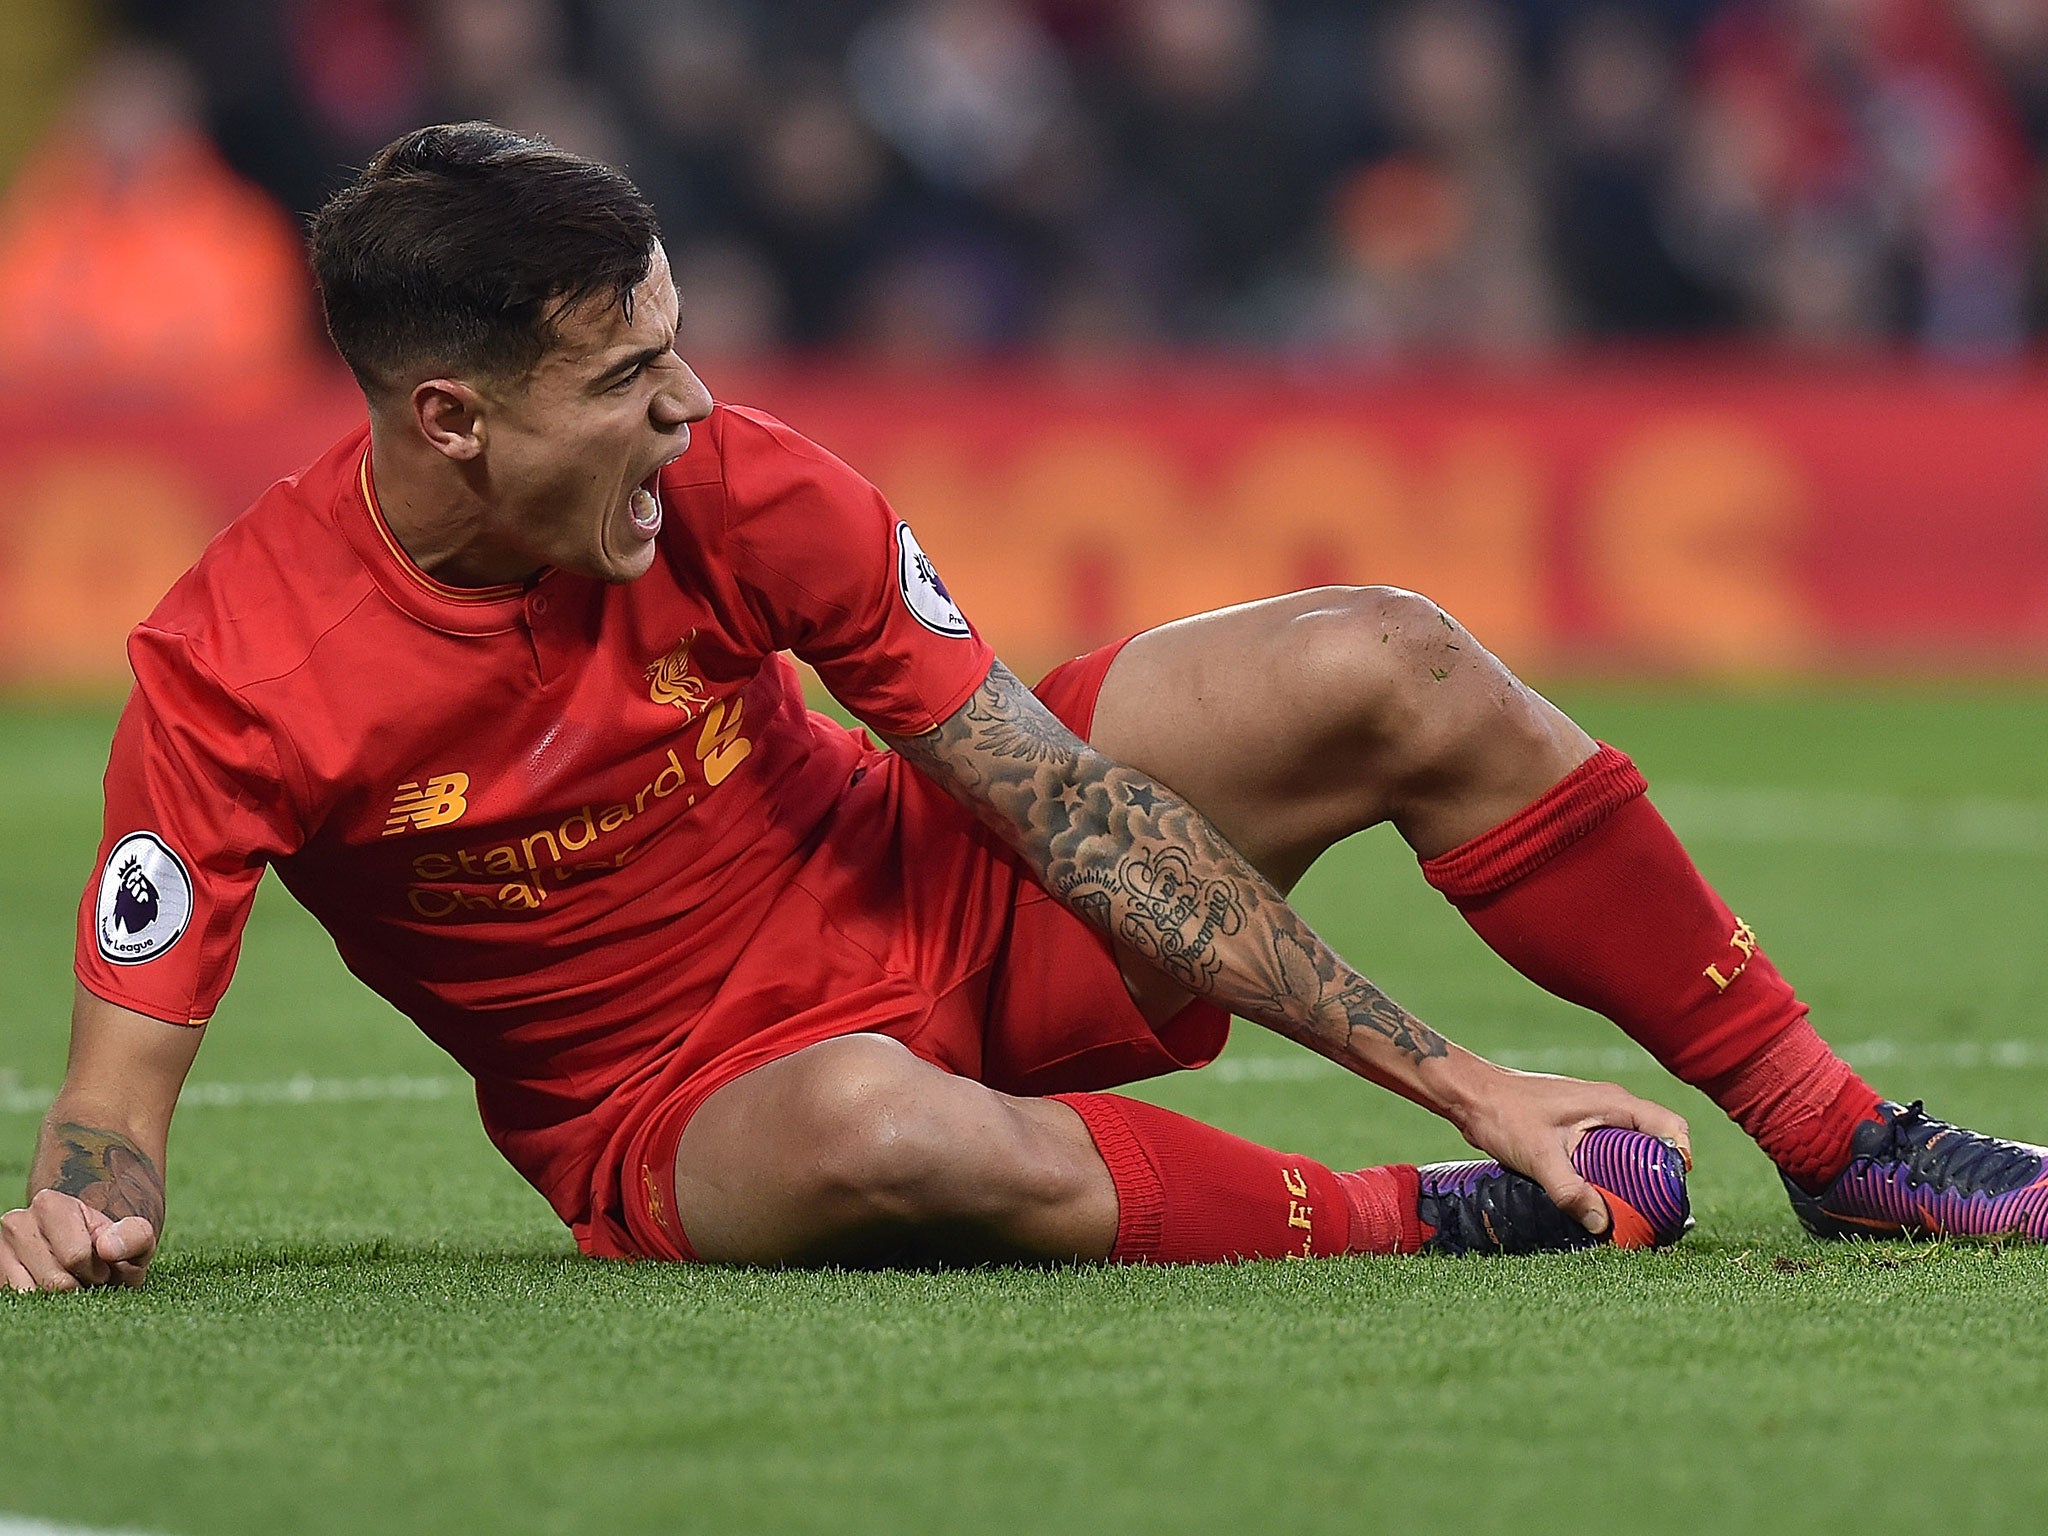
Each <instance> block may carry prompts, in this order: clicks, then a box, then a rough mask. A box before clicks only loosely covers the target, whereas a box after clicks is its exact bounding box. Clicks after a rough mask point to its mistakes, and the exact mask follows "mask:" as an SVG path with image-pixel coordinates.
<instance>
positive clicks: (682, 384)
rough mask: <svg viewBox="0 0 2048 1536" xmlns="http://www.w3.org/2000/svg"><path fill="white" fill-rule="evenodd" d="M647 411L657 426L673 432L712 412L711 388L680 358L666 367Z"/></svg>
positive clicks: (700, 419)
mask: <svg viewBox="0 0 2048 1536" xmlns="http://www.w3.org/2000/svg"><path fill="white" fill-rule="evenodd" d="M648 414H649V416H650V418H651V419H652V420H653V422H654V424H655V425H656V426H657V427H660V428H661V429H662V430H663V431H666V432H672V431H674V430H675V429H676V428H677V427H681V426H686V425H688V424H689V423H690V422H693V421H702V420H703V419H704V418H705V417H706V416H709V415H710V414H711V391H710V390H708V389H706V388H705V387H704V381H703V380H701V379H699V378H698V377H697V375H696V374H695V373H694V372H693V371H692V370H691V368H690V365H689V364H688V363H684V362H680V361H679V362H678V363H677V365H676V366H675V367H674V368H672V369H670V370H669V371H668V376H667V378H666V379H665V380H664V381H663V384H662V387H661V388H660V389H658V390H656V391H655V393H654V398H653V400H652V402H651V403H650V404H649V406H648Z"/></svg>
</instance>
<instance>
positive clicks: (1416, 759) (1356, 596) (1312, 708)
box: [1288, 587, 1526, 779]
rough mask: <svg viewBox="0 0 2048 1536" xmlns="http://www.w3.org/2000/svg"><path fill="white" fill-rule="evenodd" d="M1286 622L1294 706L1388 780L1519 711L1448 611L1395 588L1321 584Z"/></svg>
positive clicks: (1516, 692)
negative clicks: (1368, 757)
mask: <svg viewBox="0 0 2048 1536" xmlns="http://www.w3.org/2000/svg"><path fill="white" fill-rule="evenodd" d="M1314 597H1315V599H1316V601H1315V602H1314V605H1313V606H1311V607H1307V608H1305V609H1303V610H1302V611H1300V612H1299V613H1297V614H1296V615H1295V616H1294V617H1293V618H1292V619H1291V620H1290V622H1289V626H1288V628H1289V631H1290V633H1289V643H1290V647H1291V648H1292V650H1293V653H1294V655H1295V657H1296V673H1295V677H1296V683H1297V687H1298V689H1299V697H1300V700H1301V704H1302V707H1303V708H1304V710H1305V711H1307V712H1308V713H1309V714H1310V715H1311V716H1312V717H1313V718H1316V719H1319V720H1322V721H1324V722H1327V723H1328V725H1329V726H1331V727H1333V728H1334V731H1333V734H1338V735H1341V736H1342V737H1343V738H1345V739H1346V740H1347V741H1348V742H1350V743H1351V744H1353V745H1354V746H1356V747H1360V748H1363V749H1365V750H1367V751H1369V752H1370V753H1371V754H1372V757H1373V758H1374V760H1375V761H1376V763H1377V766H1378V767H1379V769H1380V772H1381V773H1382V774H1383V775H1388V776H1391V777H1394V778H1397V779H1398V778H1399V777H1402V776H1405V775H1410V774H1416V773H1424V772H1427V771H1429V770H1430V768H1431V767H1432V766H1433V765H1435V764H1437V763H1439V762H1441V761H1443V760H1444V759H1445V758H1446V757H1449V756H1452V755H1455V754H1456V753H1457V752H1458V751H1459V750H1460V748H1461V747H1462V746H1463V745H1464V744H1465V743H1466V742H1468V741H1470V740H1471V739H1472V738H1473V737H1474V736H1475V735H1478V734H1480V733H1482V732H1486V731H1490V730H1494V729H1497V728H1498V727H1499V726H1500V725H1501V724H1502V723H1503V722H1504V719H1505V718H1511V717H1512V716H1514V715H1515V714H1516V713H1518V712H1519V711H1518V706H1519V705H1521V703H1522V696H1523V695H1525V694H1526V690H1524V689H1521V688H1520V685H1519V684H1518V683H1517V682H1516V681H1515V679H1514V678H1513V676H1512V675H1511V674H1509V672H1508V671H1507V669H1506V668H1504V667H1503V666H1501V664H1500V663H1499V662H1498V661H1496V660H1495V659H1494V657H1493V655H1492V653H1490V652H1489V651H1488V650H1487V649H1486V648H1485V647H1484V646H1483V645H1481V644H1480V643H1479V642H1478V641H1477V640H1476V639H1474V638H1473V637H1472V636H1471V635H1470V634H1469V633H1468V632H1467V631H1466V630H1465V629H1464V628H1463V627H1462V626H1461V625H1459V624H1458V623H1457V621H1456V620H1454V619H1453V618H1452V617H1451V616H1450V615H1449V614H1448V613H1446V612H1444V610H1443V609H1442V608H1440V607H1439V606H1438V605H1437V604H1436V603H1434V602H1432V601H1430V599H1428V598H1426V597H1424V596H1422V595H1421V594H1420V593H1416V592H1410V591H1407V590H1405V589H1403V588H1400V587H1326V588H1323V589H1321V590H1320V591H1318V592H1317V593H1315V594H1314Z"/></svg>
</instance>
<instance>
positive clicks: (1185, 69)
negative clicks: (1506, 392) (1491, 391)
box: [0, 0, 2048, 378]
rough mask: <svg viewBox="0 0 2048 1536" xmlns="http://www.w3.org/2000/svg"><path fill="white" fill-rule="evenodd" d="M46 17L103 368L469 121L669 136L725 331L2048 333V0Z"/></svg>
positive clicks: (954, 352)
mask: <svg viewBox="0 0 2048 1536" xmlns="http://www.w3.org/2000/svg"><path fill="white" fill-rule="evenodd" d="M0 18H5V19H0V55H5V54H7V53H8V52H9V50H10V48H11V49H12V52H13V54H14V56H15V57H17V58H18V59H19V58H23V57H38V58H39V57H42V56H44V55H48V54H52V53H57V52H62V51H63V50H62V49H61V48H59V47H58V46H57V45H56V44H55V43H53V41H52V39H53V38H75V39H77V46H76V47H75V48H74V49H72V56H71V57H70V58H69V60H68V62H66V61H57V60H53V61H52V62H50V63H49V64H47V65H44V66H40V67H38V69H37V70H36V80H37V81H38V82H45V83H46V82H48V81H50V80H62V81H64V82H65V86H64V89H63V91H62V92H57V91H55V90H54V88H52V90H51V91H50V92H48V93H46V94H48V95H49V100H48V104H47V107H46V108H45V107H43V106H39V105H36V104H35V103H36V101H37V100H40V99H41V98H40V97H38V98H35V100H32V99H31V96H30V94H26V93H24V91H15V92H12V93H10V92H8V91H7V90H6V88H5V87H6V81H5V79H4V78H0V97H9V96H10V95H11V99H12V101H13V103H14V105H13V106H12V107H11V108H9V109H4V110H6V111H8V112H9V113H10V114H11V118H12V120H11V121H7V120H0V155H9V154H11V166H10V165H9V164H8V163H6V162H5V161H4V160H0V176H4V177H5V178H6V182H5V186H4V191H0V378H5V377H6V376H8V375H10V374H23V373H27V374H31V375H33V374H35V373H36V372H37V371H38V370H47V369H48V368H49V367H50V366H51V363H52V361H53V359H61V358H62V357H63V356H65V355H66V353H67V350H68V351H69V352H70V353H71V354H73V355H74V361H75V360H76V356H75V354H77V352H78V349H79V348H80V346H81V345H82V343H81V341H80V337H81V336H84V335H87V334H88V333H90V332H91V331H92V330H93V329H94V327H95V326H97V327H98V328H99V329H100V330H102V331H107V332H110V333H111V334H109V335H107V336H104V337H102V338H100V339H99V341H98V342H96V343H95V344H96V345H101V346H104V347H111V348H112V349H113V351H114V353H115V355H116V357H117V358H125V359H130V360H131V362H132V365H133V366H136V367H141V366H144V364H145V363H146V360H147V359H148V358H151V357H155V358H167V357H176V358H179V359H182V361H183V366H185V367H186V368H187V369H190V368H191V367H193V366H195V364H194V359H196V358H206V359H215V360H218V361H220V363H221V366H223V367H225V368H235V367H239V368H242V369H245V370H246V369H249V368H252V367H255V366H257V365H258V363H260V361H261V359H263V358H264V357H266V356H268V355H269V352H270V351H272V350H281V349H290V348H294V347H302V346H304V345H307V341H306V338H307V336H308V335H309V334H310V331H311V327H310V325H309V323H308V321H307V315H308V313H309V311H308V309H307V305H306V298H305V287H304V278H303V275H302V272H301V270H300V268H299V263H298V257H297V254H296V240H297V228H298V223H299V221H300V220H301V219H302V218H303V216H304V215H305V214H306V213H308V212H309V211H310V210H312V209H313V208H314V207H316V206H317V205H318V204H319V202H320V200H321V199H322V197H323V196H324V195H325V194H326V193H327V192H328V191H330V190H331V189H332V188H333V187H334V186H335V185H336V184H337V183H338V181H339V180H340V179H341V178H342V177H344V176H345V175H346V174H347V169H348V168H349V167H352V166H355V165H358V164H360V163H361V162H362V161H363V160H364V159H365V158H366V157H367V156H368V155H369V154H370V153H371V152H372V151H374V150H375V149H376V148H377V147H378V146H379V145H381V144H382V143H384V142H386V141H387V140H388V139H390V138H391V137H393V136H395V135H396V134H397V133H399V132H401V131H403V130H404V129H406V128H408V127H411V126H414V125H416V124H419V123H422V122H427V121H434V120H439V119H448V118H455V117H483V118H490V119H493V120H496V121H498V122H501V123H504V124H507V125H509V126H511V127H514V128H516V129H519V130H522V131H526V132H531V133H536V134H539V135H542V136H544V137H546V138H548V139H550V140H552V141H553V142H555V143H557V144H560V145H563V146H565V147H568V148H571V149H575V150H578V151H580V152H583V153H585V154H589V155H593V156H597V157H599V158H602V159H605V160H608V161H611V162H613V163H616V164H619V165H621V166H624V167H625V168H626V169H628V170H629V171H630V172H631V174H632V175H633V176H634V178H635V179H636V180H637V181H638V183H639V185H640V186H641V188H642V190H643V191H644V192H645V193H646V194H647V195H648V197H649V198H650V199H651V200H652V202H653V203H654V204H655V206H656V208H657V210H658V212H659V213H660V216H661V220H662V224H663V227H664V229H665V231H666V232H667V239H668V242H669V246H670V251H671V255H672V258H673V261H674V265H675V268H676V271H677V275H678V279H679V282H680V284H681V286H682V289H683V292H684V299H685V326H686V332H687V342H686V345H687V346H688V347H690V348H691V349H693V350H694V351H695V352H697V354H698V355H700V356H704V357H712V356H722V357H723V356H744V355H748V354H754V353H759V352H763V351H767V350H771V349H776V348H782V347H798V348H834V349H841V350H848V351H859V352H862V353H865V354H871V355H883V356H890V357H936V358H956V357H961V356H978V355H988V354H1002V353H1009V352H1014V351H1017V350H1020V349H1031V350H1035V351H1049V352H1054V353H1076V354H1095V353H1104V352H1121V351H1129V350H1132V349H1141V348H1144V347H1148V346H1152V345H1155V344H1161V343H1166V344H1194V345H1199V346H1205V347H1213V348H1223V349H1239V348H1251V349H1259V350H1264V351H1271V352H1278V353H1283V354H1290V355H1308V356H1311V357H1320V356H1323V355H1330V354H1341V355H1343V356H1346V357H1356V358H1363V359H1394V360H1409V359H1435V358H1469V357H1475V356H1477V357H1511V358H1512V357H1523V356H1528V355H1532V354H1541V353H1544V352H1546V351H1548V350H1551V349H1555V348H1558V347H1560V346H1567V345H1572V344H1575V343H1581V342H1587V341H1593V342H1599V341H1606V340H1610V339H1615V338H1651V339H1665V340H1669V339H1673V338H1697V337H1721V336H1728V335H1739V336H1743V337H1747V338H1756V339H1765V340H1769V341H1771V342H1774V343H1777V344H1781V345H1785V346H1792V347H1830V346H1841V345H1848V344H1856V343H1866V342H1879V343H1892V344H1898V343H1903V344H1908V345H1913V346H1919V347H1924V348H1927V349H1931V350H1934V351H1938V352H1943V353H1953V354H1961V355H1965V356H1973V357H1981V356H1995V355H2003V354H2010V353H2012V352H2015V351H2017V350H2018V349H2020V348H2022V347H2024V346H2026V345H2027V344H2028V343H2029V341H2030V339H2031V338H2033V337H2034V336H2036V335H2038V334H2039V333H2040V332H2041V331H2042V330H2043V329H2044V328H2048V174H2044V165H2048V0H1628V3H1622V0H1512V3H1509V0H129V3H126V4H120V3H115V0H102V3H100V4H97V5H88V4H87V3H86V0H7V4H6V5H5V6H4V7H0ZM10 29H12V30H13V31H14V32H15V34H16V35H15V36H14V37H13V38H11V39H10V37H9V36H8V32H9V30H10ZM31 34H32V35H31ZM28 116H34V117H35V119H36V120H35V121H34V122H32V123H30V122H24V121H23V119H24V118H25V117H28ZM9 145H15V146H16V147H15V148H14V149H13V150H11V151H10V150H9V148H8V146H9ZM135 360H140V361H135Z"/></svg>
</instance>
